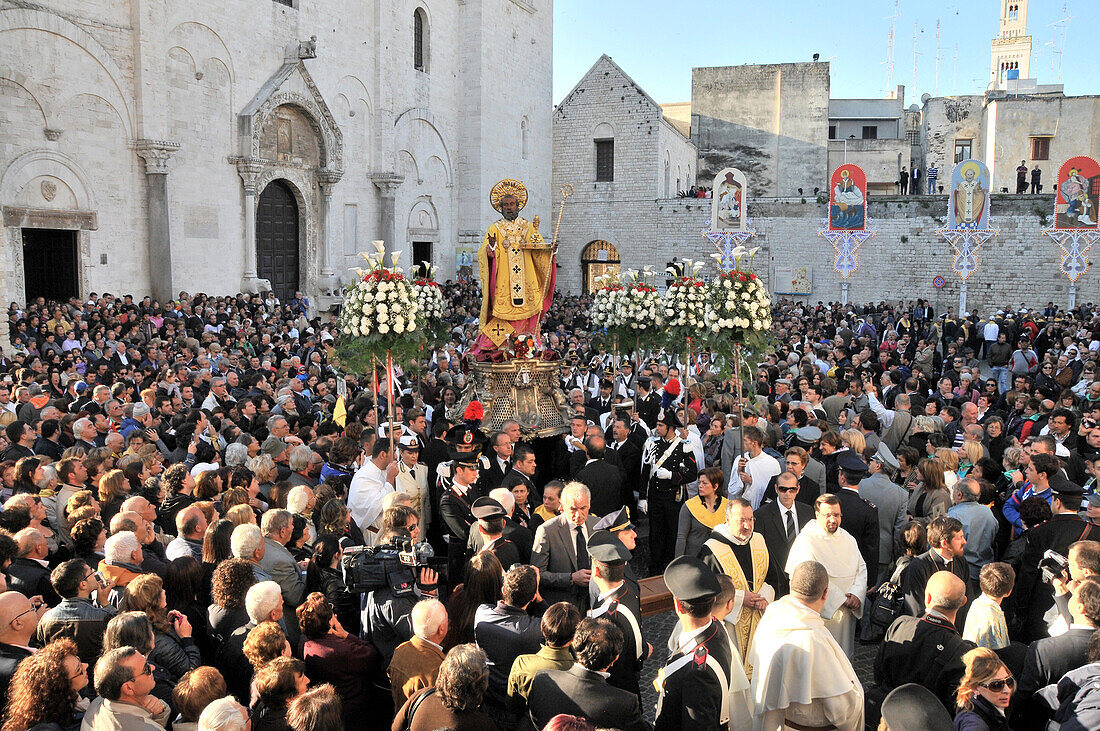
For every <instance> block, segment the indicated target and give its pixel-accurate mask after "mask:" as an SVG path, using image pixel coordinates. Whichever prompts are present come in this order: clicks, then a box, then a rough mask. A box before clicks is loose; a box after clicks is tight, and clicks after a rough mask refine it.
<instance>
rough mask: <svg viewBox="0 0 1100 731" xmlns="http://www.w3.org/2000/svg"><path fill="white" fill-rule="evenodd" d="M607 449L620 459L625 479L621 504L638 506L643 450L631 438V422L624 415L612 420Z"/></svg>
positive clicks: (621, 470) (616, 416)
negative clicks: (637, 497) (637, 496)
mask: <svg viewBox="0 0 1100 731" xmlns="http://www.w3.org/2000/svg"><path fill="white" fill-rule="evenodd" d="M643 444H644V442H643ZM607 448H608V450H609V451H611V452H614V453H615V455H616V456H617V457H618V458H619V465H620V467H619V471H620V473H621V474H622V477H623V480H622V492H621V494H622V501H621V502H622V504H623V505H629V506H636V505H637V501H636V500H635V499H634V493H636V492H638V480H640V479H641V476H642V449H641V447H639V446H638V445H637V444H635V443H634V441H633V440H632V439H631V438H630V420H629V418H628V417H627V416H625V415H624V414H616V415H615V418H614V419H613V420H612V422H611V441H610V442H609V443H608V445H607Z"/></svg>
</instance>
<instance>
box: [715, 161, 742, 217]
mask: <svg viewBox="0 0 1100 731" xmlns="http://www.w3.org/2000/svg"><path fill="white" fill-rule="evenodd" d="M747 188H748V183H747V181H746V180H745V174H744V173H743V172H741V171H740V170H738V169H737V168H726V169H725V170H722V171H721V172H719V173H718V174H717V175H715V176H714V185H713V187H712V191H713V193H712V195H711V197H712V198H713V199H714V202H713V203H712V204H711V213H710V229H711V231H744V230H745V218H746V216H745V208H746V205H747V203H748V200H747V198H746V190H747Z"/></svg>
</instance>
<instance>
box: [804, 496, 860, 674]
mask: <svg viewBox="0 0 1100 731" xmlns="http://www.w3.org/2000/svg"><path fill="white" fill-rule="evenodd" d="M840 520H841V512H840V500H839V499H838V498H837V497H836V495H831V494H829V493H826V494H824V495H822V496H820V497H819V498H817V500H815V501H814V522H813V523H807V524H806V527H805V528H803V529H802V532H801V533H799V534H798V537H797V538H795V540H794V543H793V544H792V545H791V552H790V554H788V556H787V565H786V567H785V571H786V572H787V574H788V575H790V573H791V571H793V570H794V568H795V567H796V566H798V565H799V564H800V563H802V562H804V561H816V562H818V563H820V564H822V565H823V566H824V567H825V569H826V570H827V571H828V572H829V598H828V599H827V600H826V601H825V603H824V605H822V609H821V616H822V618H823V619H824V620H825V628H826V629H828V630H829V632H831V633H832V635H833V637H835V638H836V641H837V642H838V643H839V644H840V646H841V647H842V648H843V649H844V654H846V655H847V656H848V657H852V655H853V654H854V653H855V649H856V619H857V618H859V617H862V616H863V605H864V603H865V602H866V600H867V564H866V563H864V561H863V556H862V555H861V554H860V552H859V545H858V544H857V543H856V539H855V538H853V537H852V536H851V534H850V533H848V531H846V530H844V529H843V528H841V527H840Z"/></svg>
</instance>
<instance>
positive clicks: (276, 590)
mask: <svg viewBox="0 0 1100 731" xmlns="http://www.w3.org/2000/svg"><path fill="white" fill-rule="evenodd" d="M443 291H444V294H445V297H446V298H447V308H446V312H447V318H448V324H449V326H450V328H451V330H450V340H449V342H448V343H447V344H445V345H443V346H441V347H438V348H435V349H432V350H431V351H429V352H428V353H427V354H426V357H425V358H424V360H423V362H420V363H405V364H399V366H398V367H395V368H394V369H393V370H392V372H391V371H387V370H385V369H380V370H379V372H378V373H377V374H367V375H366V376H360V377H358V378H356V377H354V376H353V375H352V374H346V373H341V372H339V371H338V369H337V368H335V367H334V363H333V359H332V355H333V353H332V350H331V347H332V345H333V344H334V342H335V334H336V333H335V324H334V321H333V318H332V317H331V315H328V314H325V315H318V314H317V313H315V312H313V310H312V307H311V304H310V302H309V301H308V299H306V298H305V297H302V296H301V295H300V294H296V295H295V296H294V297H293V298H292V299H291V300H289V301H287V302H285V303H284V302H280V301H279V300H277V299H276V298H274V297H273V296H271V295H270V294H266V293H265V294H264V295H260V296H249V295H237V296H235V297H212V296H207V295H204V294H197V295H190V294H188V293H186V292H181V293H180V295H179V297H178V298H177V299H176V300H175V301H173V302H167V303H160V302H156V301H153V300H152V299H151V298H149V297H146V298H144V299H142V300H135V299H134V298H133V297H131V296H128V295H127V296H121V297H116V296H113V295H110V294H103V295H97V294H91V295H89V297H88V298H87V299H83V300H80V299H75V298H74V299H73V300H70V301H68V302H45V301H42V300H39V301H34V302H29V303H27V304H26V305H24V306H19V305H18V304H16V303H12V305H11V307H10V308H9V313H8V318H9V329H10V333H11V343H10V347H5V348H4V353H3V357H2V360H0V427H2V432H0V499H2V503H3V506H2V510H0V568H2V569H3V573H2V574H0V588H2V589H3V592H2V593H0V693H2V694H3V697H4V698H5V704H4V711H3V716H2V721H0V723H2V729H3V731H15V730H22V729H31V728H40V729H72V728H77V727H80V728H83V729H97V730H98V729H149V730H150V731H152V730H154V729H157V728H161V729H165V728H169V729H190V728H196V729H211V730H212V729H227V730H235V729H245V728H248V727H249V726H251V727H252V728H254V729H295V730H296V731H301V730H304V729H310V730H318V731H328V730H329V729H342V728H358V727H365V728H393V729H395V731H399V730H400V729H416V730H417V731H420V730H421V729H424V730H427V731H430V730H432V729H437V728H454V729H496V728H501V729H514V728H523V729H544V728H547V729H569V730H574V729H575V730H577V731H581V730H583V729H594V728H617V729H646V728H650V727H651V722H650V721H648V720H647V718H651V717H653V716H652V715H651V712H652V711H653V710H654V709H649V708H643V705H642V700H641V699H642V693H641V687H642V677H643V674H644V673H643V668H644V667H645V666H646V664H647V663H649V664H650V665H652V664H653V663H655V662H657V660H656V659H655V658H656V657H662V656H667V660H666V661H665V662H664V665H663V667H662V669H661V670H660V672H659V673H658V676H657V680H656V682H655V686H656V689H657V691H658V701H657V706H656V709H655V714H656V715H655V722H654V723H653V725H655V727H656V728H659V729H681V728H688V727H695V726H698V727H700V728H707V729H717V728H720V727H721V728H733V729H738V728H746V729H747V728H756V729H781V728H795V729H819V728H820V729H824V728H839V729H858V728H860V727H861V726H863V725H864V724H865V723H868V724H870V725H872V727H874V725H875V724H881V725H880V726H879V727H880V728H891V729H907V728H924V729H937V728H951V727H954V728H958V729H968V730H970V729H1005V728H1011V729H1030V728H1041V727H1043V726H1045V725H1046V724H1047V723H1055V724H1061V728H1063V729H1066V730H1067V731H1069V730H1071V729H1078V728H1081V729H1085V728H1097V727H1098V725H1100V692H1098V691H1097V687H1100V683H1098V682H1097V681H1098V680H1100V635H1098V634H1096V632H1095V628H1096V627H1098V626H1100V490H1098V489H1097V478H1098V477H1100V378H1098V377H1097V359H1098V355H1100V314H1098V313H1097V312H1096V311H1095V310H1094V309H1093V308H1092V306H1091V305H1088V306H1082V307H1079V308H1077V309H1075V310H1073V311H1070V312H1062V311H1060V310H1058V309H1057V308H1055V307H1054V306H1053V304H1048V306H1047V307H1046V308H1045V309H1043V310H1041V311H1031V310H1028V309H1027V308H1025V307H1022V306H1013V307H1008V306H1006V307H1004V308H1002V309H1000V310H994V311H989V312H987V313H985V316H984V317H982V316H979V314H978V313H962V314H961V315H960V316H955V315H954V314H952V313H951V312H950V311H948V312H946V313H943V314H939V315H937V314H936V313H934V312H933V309H932V307H931V306H930V305H929V303H928V302H925V301H923V300H918V301H917V302H915V303H912V302H910V303H893V304H890V303H878V304H874V305H867V306H841V305H838V304H824V303H818V304H816V305H813V304H810V303H808V302H804V301H803V302H793V301H779V302H777V303H776V305H775V312H774V322H775V339H774V345H773V347H772V348H771V350H770V351H769V352H767V353H764V354H760V355H759V365H758V367H757V368H756V370H755V373H754V374H753V376H752V377H751V378H750V377H745V378H744V379H743V380H740V379H738V378H736V377H734V378H723V377H721V376H719V374H718V371H717V369H716V368H714V367H713V364H711V363H710V362H709V358H708V356H707V354H706V353H701V354H697V355H695V356H694V357H693V358H692V359H691V360H685V359H684V358H682V357H680V356H678V355H675V354H671V353H664V352H655V353H646V354H644V356H643V355H641V354H635V355H634V356H633V357H632V358H621V359H620V360H619V361H616V360H615V359H614V357H613V355H612V354H611V353H608V352H606V351H604V350H602V349H601V348H600V347H599V345H598V343H599V339H598V338H597V337H596V336H595V335H594V334H593V333H591V332H590V331H589V325H588V320H587V310H588V308H589V306H590V304H591V299H590V297H588V296H567V295H563V294H560V293H559V294H558V295H556V296H555V299H554V306H553V307H552V308H551V310H550V312H549V313H548V314H547V317H546V319H545V325H546V335H545V347H546V348H548V349H549V350H550V351H552V355H551V356H549V357H552V358H557V359H558V360H559V361H560V363H561V378H562V384H561V385H562V388H563V390H564V392H565V394H566V396H567V401H568V404H569V408H570V410H571V415H572V418H571V421H570V424H569V433H567V434H564V435H561V436H559V437H551V438H542V439H534V438H533V437H532V436H531V435H530V434H529V433H528V432H525V430H524V429H523V427H522V426H521V425H520V423H518V422H517V421H512V420H510V421H507V422H505V423H504V424H503V425H501V426H500V428H499V430H494V431H489V432H486V431H485V430H483V429H482V428H481V427H482V426H483V424H482V416H483V415H482V414H480V413H478V409H477V408H473V407H471V408H465V406H464V403H463V392H464V389H465V386H466V376H465V374H464V363H463V356H464V354H465V351H466V349H467V347H469V346H471V345H472V344H473V342H474V338H475V336H476V330H477V321H476V318H477V313H478V309H479V302H480V295H479V292H478V288H477V285H476V283H472V282H448V283H446V284H445V285H444V286H443ZM739 381H740V382H739ZM390 393H392V394H393V397H392V401H391V399H390V398H389V394H390ZM473 406H476V404H475V405H473ZM639 531H640V532H641V533H642V535H643V536H646V535H647V536H648V538H647V539H646V540H639V535H638V534H639ZM647 577H663V584H662V583H660V582H659V580H658V583H657V584H655V585H652V586H654V587H655V590H656V591H657V593H658V594H660V593H661V592H663V591H665V590H667V591H668V592H670V593H671V595H672V600H671V602H672V607H673V610H674V612H675V614H676V619H677V621H676V627H675V629H674V631H673V633H672V636H671V637H669V638H667V649H666V648H665V647H661V648H660V650H659V651H655V650H654V648H653V646H652V645H651V644H650V643H649V642H647V641H646V639H645V635H644V633H643V630H642V613H643V606H642V599H641V595H642V586H641V582H643V581H654V580H655V579H650V578H647ZM664 639H665V638H661V641H662V645H664ZM860 643H870V644H875V645H877V649H876V651H875V652H876V659H875V663H874V678H873V682H871V683H864V682H861V680H860V678H858V677H857V675H856V673H855V670H854V667H853V665H852V658H853V656H854V655H855V653H856V651H857V647H858V646H859V644H860Z"/></svg>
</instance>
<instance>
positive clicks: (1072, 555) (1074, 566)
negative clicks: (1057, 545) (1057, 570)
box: [1050, 541, 1100, 635]
mask: <svg viewBox="0 0 1100 731" xmlns="http://www.w3.org/2000/svg"><path fill="white" fill-rule="evenodd" d="M1066 559H1067V563H1068V566H1067V568H1066V570H1065V571H1064V572H1062V574H1061V575H1060V576H1055V577H1054V578H1053V579H1051V582H1050V583H1051V585H1052V586H1054V605H1055V606H1056V607H1058V617H1059V619H1056V620H1055V621H1054V624H1052V625H1051V628H1050V629H1051V634H1052V635H1053V634H1056V633H1058V632H1059V631H1065V629H1066V628H1068V627H1069V625H1070V624H1071V623H1072V621H1073V620H1072V618H1071V616H1070V611H1069V599H1070V594H1071V592H1072V591H1073V588H1074V587H1075V586H1077V584H1078V583H1080V581H1081V579H1084V578H1085V577H1088V576H1100V542H1097V541H1077V542H1076V543H1073V544H1071V545H1070V547H1069V553H1068V554H1067V555H1066Z"/></svg>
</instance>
